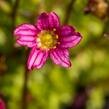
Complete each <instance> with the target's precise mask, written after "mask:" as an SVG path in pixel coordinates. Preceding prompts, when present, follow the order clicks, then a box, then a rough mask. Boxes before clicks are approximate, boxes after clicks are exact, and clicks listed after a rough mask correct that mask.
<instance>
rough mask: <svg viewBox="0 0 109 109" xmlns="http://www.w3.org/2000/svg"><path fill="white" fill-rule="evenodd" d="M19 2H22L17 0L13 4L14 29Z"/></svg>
mask: <svg viewBox="0 0 109 109" xmlns="http://www.w3.org/2000/svg"><path fill="white" fill-rule="evenodd" d="M19 4H20V0H15V3H14V5H13V9H12V10H13V11H12V16H11V17H12V31H13V29H14V28H15V24H16V15H17V11H18V8H19Z"/></svg>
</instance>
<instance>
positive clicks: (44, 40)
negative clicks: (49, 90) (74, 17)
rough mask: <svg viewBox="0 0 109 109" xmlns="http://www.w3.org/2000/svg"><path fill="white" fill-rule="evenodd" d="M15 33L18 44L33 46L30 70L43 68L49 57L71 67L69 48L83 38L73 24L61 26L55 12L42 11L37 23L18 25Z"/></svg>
mask: <svg viewBox="0 0 109 109" xmlns="http://www.w3.org/2000/svg"><path fill="white" fill-rule="evenodd" d="M14 35H15V36H17V37H16V39H17V43H18V44H20V45H22V46H27V47H29V48H31V52H30V55H29V58H28V62H27V67H28V69H29V70H31V69H33V68H37V69H39V68H41V67H42V66H43V65H44V64H45V62H46V60H47V58H48V57H50V58H51V59H52V60H53V62H54V63H55V64H57V65H61V66H63V67H70V66H71V62H70V59H69V52H68V49H69V48H71V47H75V46H76V45H77V44H78V43H79V42H80V41H81V39H82V36H81V34H80V33H79V32H76V31H75V29H74V28H73V27H72V26H69V25H64V26H61V25H60V21H59V17H58V16H57V14H56V13H55V12H51V13H46V12H44V13H42V14H41V15H40V16H39V17H38V21H37V23H36V24H35V25H31V24H22V25H20V26H18V27H17V28H16V29H15V31H14Z"/></svg>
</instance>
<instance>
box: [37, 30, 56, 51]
mask: <svg viewBox="0 0 109 109" xmlns="http://www.w3.org/2000/svg"><path fill="white" fill-rule="evenodd" d="M57 39H58V35H56V34H54V32H53V31H52V32H51V31H45V30H43V31H41V32H40V33H39V34H38V38H37V42H38V47H39V48H41V49H45V50H49V49H52V48H56V44H57Z"/></svg>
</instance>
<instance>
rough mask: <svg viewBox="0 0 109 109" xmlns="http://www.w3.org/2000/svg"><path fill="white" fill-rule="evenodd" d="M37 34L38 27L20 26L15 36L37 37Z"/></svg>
mask: <svg viewBox="0 0 109 109" xmlns="http://www.w3.org/2000/svg"><path fill="white" fill-rule="evenodd" d="M36 33H37V29H36V27H35V26H34V25H31V24H22V25H20V26H18V27H17V28H16V29H15V31H14V35H15V36H35V35H36Z"/></svg>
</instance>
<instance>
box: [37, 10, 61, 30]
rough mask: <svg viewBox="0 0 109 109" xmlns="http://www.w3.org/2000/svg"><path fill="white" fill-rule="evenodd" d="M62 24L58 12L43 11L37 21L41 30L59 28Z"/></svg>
mask: <svg viewBox="0 0 109 109" xmlns="http://www.w3.org/2000/svg"><path fill="white" fill-rule="evenodd" d="M59 26H60V21H59V18H58V16H57V15H56V13H54V12H51V13H45V12H44V13H42V14H41V15H40V16H39V18H38V21H37V27H38V29H40V30H43V29H45V30H50V29H53V28H58V27H59Z"/></svg>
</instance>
